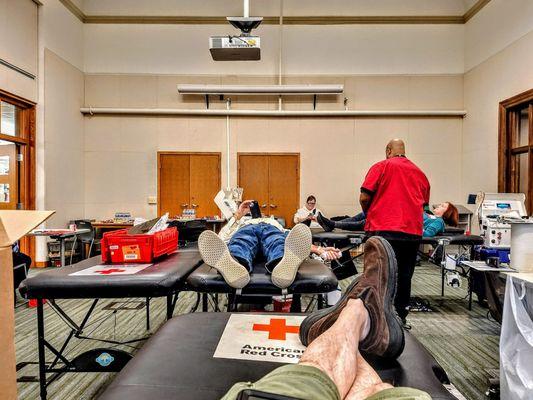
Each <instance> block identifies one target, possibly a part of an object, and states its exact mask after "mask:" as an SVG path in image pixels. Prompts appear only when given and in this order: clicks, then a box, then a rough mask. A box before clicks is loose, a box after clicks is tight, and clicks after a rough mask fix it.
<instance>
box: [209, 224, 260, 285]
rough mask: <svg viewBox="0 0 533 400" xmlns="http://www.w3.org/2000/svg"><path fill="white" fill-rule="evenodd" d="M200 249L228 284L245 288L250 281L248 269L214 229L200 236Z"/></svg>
mask: <svg viewBox="0 0 533 400" xmlns="http://www.w3.org/2000/svg"><path fill="white" fill-rule="evenodd" d="M198 249H199V250H200V254H201V255H202V259H203V260H204V262H205V263H206V264H207V265H210V266H211V267H213V268H215V269H216V270H217V271H218V272H220V274H221V275H222V277H223V278H224V280H225V281H226V283H227V284H228V285H230V286H231V287H233V288H236V289H240V288H243V287H244V286H246V285H247V284H248V282H250V274H249V273H248V270H247V269H246V268H245V267H244V266H243V265H241V264H239V263H238V262H237V261H235V259H234V258H233V257H232V256H231V254H230V252H229V249H228V246H227V245H226V243H224V241H223V240H222V239H220V237H218V235H217V234H216V233H215V232H213V231H209V230H207V231H203V232H202V234H201V235H200V237H199V238H198Z"/></svg>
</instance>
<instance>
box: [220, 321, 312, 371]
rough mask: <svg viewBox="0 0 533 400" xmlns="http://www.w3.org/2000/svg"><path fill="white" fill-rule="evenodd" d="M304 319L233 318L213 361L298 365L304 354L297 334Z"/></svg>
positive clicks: (226, 328) (225, 329)
mask: <svg viewBox="0 0 533 400" xmlns="http://www.w3.org/2000/svg"><path fill="white" fill-rule="evenodd" d="M304 319H305V316H303V315H291V314H281V315H280V314H278V315H276V314H232V315H230V317H229V319H228V322H227V323H226V327H225V328H224V332H222V335H221V337H220V340H219V342H218V345H217V348H216V350H215V353H214V354H213V357H215V358H232V359H236V360H255V361H266V362H277V363H285V364H286V363H297V362H298V360H299V359H300V357H301V355H302V354H303V352H304V350H305V346H304V345H302V343H301V342H300V338H299V337H298V333H299V331H300V324H301V323H302V321H303V320H304Z"/></svg>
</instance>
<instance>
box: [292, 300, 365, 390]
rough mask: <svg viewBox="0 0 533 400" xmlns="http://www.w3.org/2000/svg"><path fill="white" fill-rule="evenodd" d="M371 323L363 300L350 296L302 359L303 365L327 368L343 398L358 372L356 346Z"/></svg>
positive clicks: (327, 372) (326, 371)
mask: <svg viewBox="0 0 533 400" xmlns="http://www.w3.org/2000/svg"><path fill="white" fill-rule="evenodd" d="M368 323H369V317H368V312H367V310H366V308H365V306H364V305H363V302H362V301H361V300H359V299H357V300H354V299H350V300H349V301H348V303H347V304H346V307H344V309H343V310H342V312H341V313H340V315H339V318H338V319H337V321H336V322H335V323H334V324H333V325H332V326H331V328H329V329H328V330H327V331H326V332H324V333H323V334H322V335H320V336H319V337H318V338H316V339H315V340H314V341H313V342H312V343H311V344H310V345H309V347H308V348H307V350H306V351H305V353H304V354H303V356H302V358H301V360H300V364H304V365H310V366H312V367H315V368H318V369H320V370H322V371H324V372H325V373H326V374H327V375H328V376H329V377H330V378H331V380H332V381H333V382H334V383H335V385H336V386H337V389H338V390H339V394H340V396H341V399H344V398H345V396H346V395H347V394H348V392H349V391H350V388H351V387H352V385H353V383H354V381H355V379H356V376H357V375H358V369H357V367H358V361H359V360H358V357H357V355H358V354H359V352H358V350H357V349H358V347H359V339H360V337H361V333H362V332H363V330H364V329H365V327H366V325H367V324H368Z"/></svg>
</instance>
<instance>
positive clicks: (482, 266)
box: [459, 261, 516, 310]
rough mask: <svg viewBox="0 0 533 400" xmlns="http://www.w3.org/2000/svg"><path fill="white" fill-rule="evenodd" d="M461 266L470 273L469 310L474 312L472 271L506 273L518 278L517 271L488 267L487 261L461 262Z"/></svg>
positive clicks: (468, 275)
mask: <svg viewBox="0 0 533 400" xmlns="http://www.w3.org/2000/svg"><path fill="white" fill-rule="evenodd" d="M459 265H460V266H462V267H463V268H464V267H466V268H468V271H466V275H467V278H468V309H469V310H472V274H471V273H470V271H471V270H475V271H479V272H504V273H512V274H513V276H516V271H515V270H514V269H512V268H509V267H499V268H495V267H491V266H490V265H487V263H485V261H461V262H460V263H459Z"/></svg>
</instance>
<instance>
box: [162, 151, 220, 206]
mask: <svg viewBox="0 0 533 400" xmlns="http://www.w3.org/2000/svg"><path fill="white" fill-rule="evenodd" d="M166 155H182V156H194V155H203V156H206V155H210V156H217V157H218V161H219V163H220V162H221V160H222V153H221V152H217V151H193V152H191V151H158V152H157V215H158V216H159V215H161V156H166ZM189 163H190V160H189ZM189 174H190V171H189ZM218 183H219V186H221V185H222V171H221V169H219V170H218ZM189 185H190V179H189ZM189 195H190V193H189Z"/></svg>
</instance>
